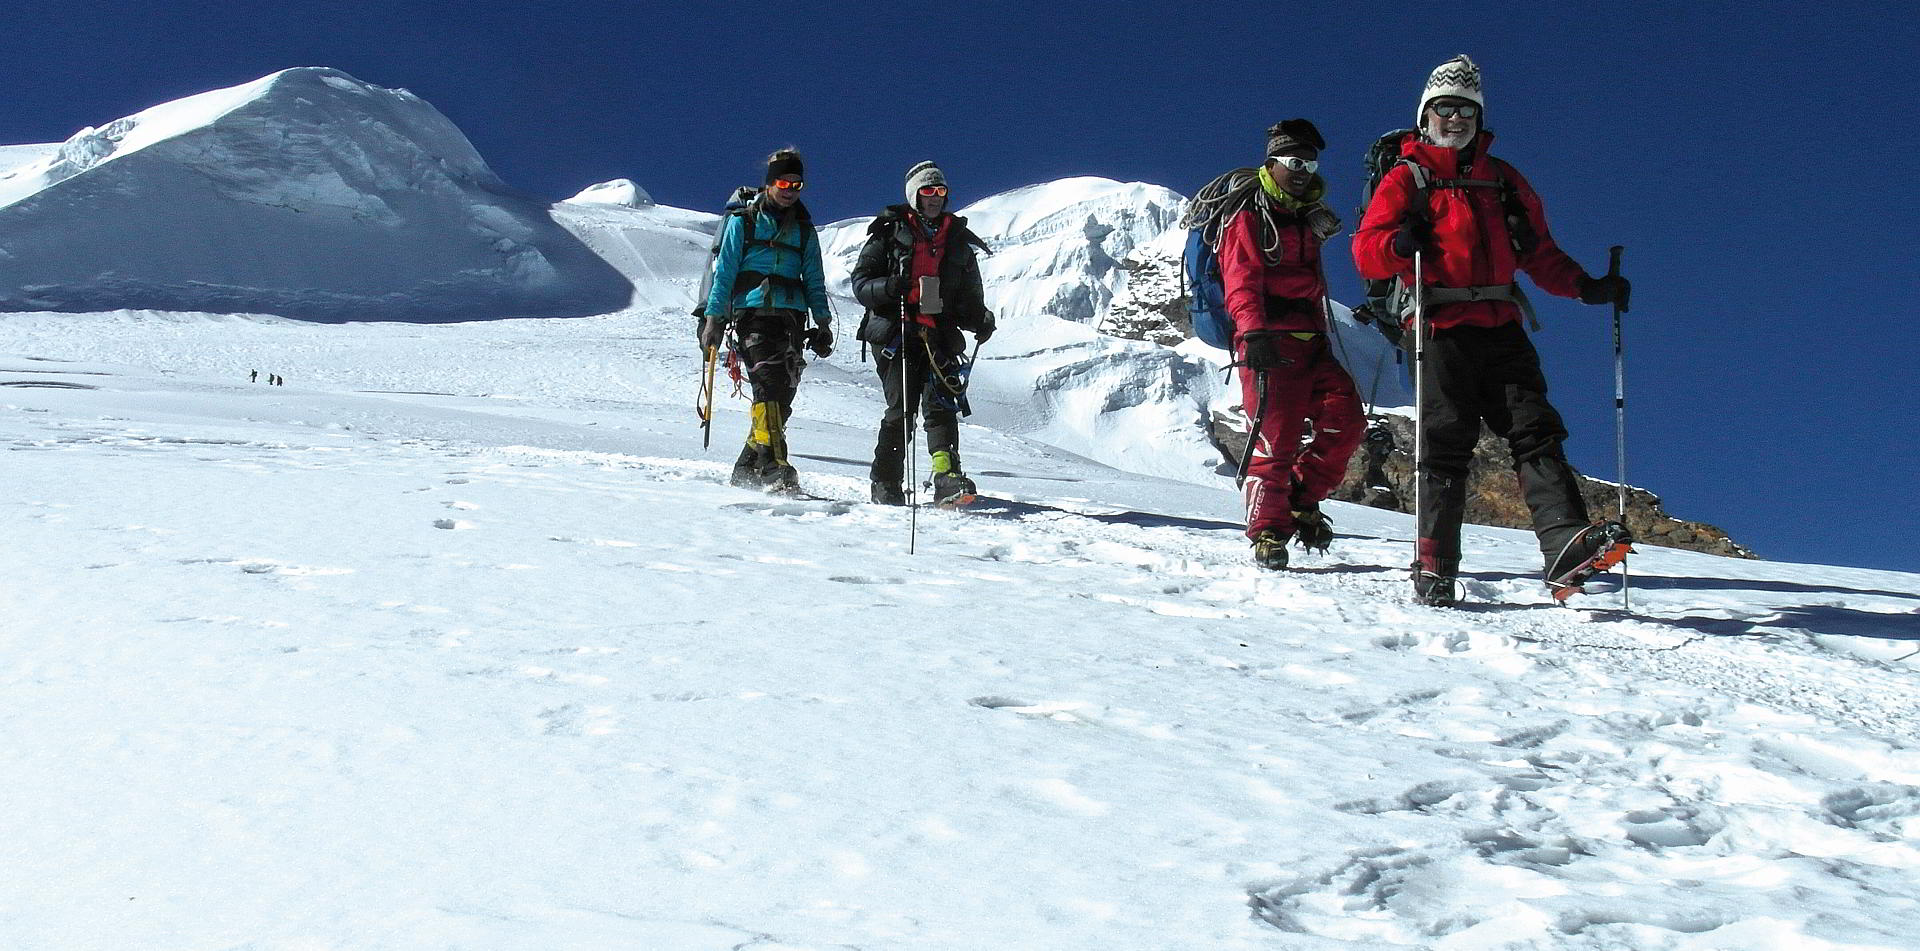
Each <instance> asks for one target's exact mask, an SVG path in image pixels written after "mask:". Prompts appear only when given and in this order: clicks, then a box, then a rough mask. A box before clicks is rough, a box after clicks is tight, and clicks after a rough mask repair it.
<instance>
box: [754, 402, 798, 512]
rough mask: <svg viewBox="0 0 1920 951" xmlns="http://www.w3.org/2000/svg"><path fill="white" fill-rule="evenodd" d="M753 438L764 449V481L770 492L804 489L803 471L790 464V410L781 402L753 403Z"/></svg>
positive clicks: (761, 482) (762, 453) (761, 468)
mask: <svg viewBox="0 0 1920 951" xmlns="http://www.w3.org/2000/svg"><path fill="white" fill-rule="evenodd" d="M752 441H753V442H754V443H755V444H756V445H757V447H758V448H759V450H760V485H761V487H763V488H765V489H766V490H767V491H768V492H777V493H781V494H783V495H791V494H793V493H795V492H798V491H800V474H799V473H798V472H795V471H794V469H793V467H792V466H790V465H788V464H787V411H786V408H785V407H782V406H781V405H780V404H778V403H769V402H760V403H755V404H753V436H752Z"/></svg>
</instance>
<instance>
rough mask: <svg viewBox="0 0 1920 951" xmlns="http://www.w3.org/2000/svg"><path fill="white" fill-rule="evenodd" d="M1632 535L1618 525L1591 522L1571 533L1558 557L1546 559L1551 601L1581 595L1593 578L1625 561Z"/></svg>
mask: <svg viewBox="0 0 1920 951" xmlns="http://www.w3.org/2000/svg"><path fill="white" fill-rule="evenodd" d="M1632 551H1633V535H1632V533H1630V532H1628V531H1627V527H1626V526H1625V525H1622V524H1620V523H1619V522H1595V523H1593V524H1592V525H1588V526H1585V527H1583V528H1580V529H1578V530H1576V531H1575V532H1573V533H1572V535H1571V536H1570V537H1569V538H1568V539H1567V541H1566V543H1565V544H1563V545H1561V546H1560V551H1559V553H1558V554H1556V555H1553V556H1550V557H1549V558H1548V559H1547V575H1546V577H1547V587H1548V588H1551V589H1552V590H1553V599H1554V600H1555V601H1565V600H1567V599H1568V598H1570V597H1573V596H1574V595H1576V594H1585V593H1586V589H1585V588H1584V585H1585V584H1586V583H1587V581H1588V580H1589V579H1591V578H1592V577H1593V576H1594V575H1597V574H1599V573H1601V572H1603V571H1607V570H1609V569H1611V568H1612V567H1613V566H1615V565H1617V564H1619V563H1620V562H1622V561H1624V560H1626V557H1627V555H1628V554H1630V553H1631V552H1632Z"/></svg>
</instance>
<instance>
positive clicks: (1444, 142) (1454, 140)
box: [1427, 131, 1474, 149]
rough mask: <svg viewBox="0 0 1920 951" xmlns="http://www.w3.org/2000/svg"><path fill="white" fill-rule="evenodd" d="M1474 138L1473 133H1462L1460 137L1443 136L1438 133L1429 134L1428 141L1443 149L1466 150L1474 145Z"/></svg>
mask: <svg viewBox="0 0 1920 951" xmlns="http://www.w3.org/2000/svg"><path fill="white" fill-rule="evenodd" d="M1473 137H1474V133H1473V132H1471V131H1468V132H1462V133H1460V134H1459V135H1441V134H1439V133H1437V132H1429V133H1427V141H1429V142H1432V143H1433V144H1434V145H1437V146H1439V147H1441V148H1443V149H1464V148H1466V147H1467V146H1468V145H1470V144H1472V142H1473Z"/></svg>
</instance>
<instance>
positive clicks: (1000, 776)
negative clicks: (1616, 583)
mask: <svg viewBox="0 0 1920 951" xmlns="http://www.w3.org/2000/svg"><path fill="white" fill-rule="evenodd" d="M658 321H660V322H661V326H666V325H667V324H668V323H670V319H669V318H668V317H665V316H661V317H659V318H658ZM675 326H677V325H675ZM0 332H3V333H4V337H3V338H0V340H3V343H0V352H6V351H12V352H13V353H16V354H20V355H21V356H16V357H8V358H4V359H0V446H4V447H5V452H4V454H0V460H4V462H5V465H6V476H5V478H6V481H7V484H8V485H9V487H10V492H9V498H8V500H7V501H6V502H4V503H0V511H4V512H5V513H6V514H5V516H4V517H5V519H6V521H5V524H6V527H7V532H8V537H9V541H10V543H9V544H8V545H7V546H5V548H4V549H0V551H4V552H5V554H4V556H3V557H4V558H5V563H4V565H0V577H5V578H7V579H8V583H7V585H6V587H5V588H4V590H5V592H6V605H5V611H4V614H3V615H0V616H4V617H5V618H6V619H7V625H6V627H5V628H4V629H0V630H4V632H5V634H4V640H0V645H4V649H3V650H0V689H4V690H5V693H6V695H7V697H8V699H9V702H8V704H7V706H6V712H5V713H4V714H3V715H4V716H5V717H6V718H7V721H8V722H7V727H8V733H9V735H10V736H12V737H15V741H14V742H13V743H11V744H10V745H9V746H8V747H7V748H6V749H5V751H4V752H0V771H3V773H4V775H6V776H8V777H9V778H10V781H9V783H8V785H7V787H6V788H7V789H8V795H7V803H6V808H5V809H4V810H0V824H4V829H3V830H0V841H4V842H6V843H8V845H7V851H6V856H5V857H6V861H5V862H4V864H3V865H0V867H3V868H4V869H5V871H4V872H0V896H5V897H0V919H4V920H5V921H6V922H7V928H6V931H7V933H8V934H9V936H10V940H13V941H17V942H20V945H19V946H21V947H29V948H38V947H60V948H74V949H87V948H102V949H105V948H126V947H178V948H270V949H302V951H310V949H317V948H328V949H333V948H340V949H346V948H354V949H359V948H409V949H418V948H449V949H451V948H487V949H491V948H499V949H509V948H515V949H517V948H528V947H541V948H582V949H585V948H607V947H662V948H676V949H680V948H686V949H700V948H715V949H721V948H734V947H747V948H756V949H771V948H846V947H856V948H895V947H898V948H955V949H959V948H979V947H995V946H997V947H1046V948H1064V949H1070V948H1089V949H1092V948H1131V947H1154V948H1160V947H1166V948H1272V947H1289V948H1337V947H1363V948H1384V947H1417V948H1436V949H1447V951H1457V949H1483V948H1484V949H1495V948H1499V949H1509V948H1542V949H1545V948H1553V949H1561V948H1566V949H1601V948H1607V949H1617V948H1635V949H1641V948H1649V949H1733V948H1740V949H1752V948H1759V949H1772V948H1781V949H1785V948H1789V947H1791V948H1796V949H1800V948H1845V949H1884V948H1902V947H1912V946H1913V944H1912V941H1911V938H1910V935H1911V934H1912V933H1913V931H1914V927H1915V925H1916V923H1920V914H1917V913H1916V908H1915V905H1914V902H1913V899H1912V898H1911V897H1909V896H1910V893H1911V891H1912V889H1911V883H1912V881H1913V877H1914V874H1913V869H1914V867H1915V863H1916V860H1917V859H1920V856H1917V855H1916V852H1915V849H1914V847H1913V845H1912V843H1913V833H1914V831H1915V829H1914V823H1915V821H1916V820H1915V818H1914V817H1915V816H1916V815H1920V756H1916V754H1915V752H1914V749H1913V742H1914V735H1915V724H1916V723H1920V719H1917V718H1916V717H1915V710H1914V701H1913V699H1912V698H1913V696H1914V692H1913V690H1912V677H1913V671H1912V667H1911V665H1910V663H1894V662H1892V660H1893V655H1889V656H1888V657H1887V658H1886V659H1884V660H1875V659H1872V658H1871V657H1862V656H1860V654H1859V653H1845V652H1838V653H1837V652H1835V651H1834V650H1832V649H1830V647H1832V646H1842V647H1845V646H1847V644H1848V643H1855V642H1865V641H1867V640H1868V639H1867V638H1863V637H1857V636H1845V635H1844V634H1831V633H1821V632H1831V631H1851V630H1858V631H1860V632H1862V633H1865V631H1866V629H1867V628H1868V627H1869V626H1870V625H1871V624H1872V623H1873V620H1874V619H1875V618H1878V619H1882V620H1881V621H1880V623H1879V626H1877V627H1874V628H1873V630H1875V631H1877V632H1878V638H1879V639H1878V640H1874V641H1872V642H1871V643H1873V644H1875V645H1886V644H1894V645H1895V646H1900V644H1901V643H1902V642H1898V641H1896V640H1894V639H1897V638H1900V637H1903V636H1904V637H1908V638H1911V637H1912V636H1913V634H1912V632H1913V624H1912V615H1913V611H1914V602H1915V600H1916V598H1920V583H1916V582H1915V581H1914V579H1913V577H1912V576H1909V575H1901V574H1897V573H1890V572H1866V571H1856V570H1850V569H1827V568H1820V567H1817V566H1791V565H1769V564H1764V563H1763V564H1753V563H1746V562H1733V561H1728V560H1725V559H1718V558H1712V557H1710V556H1704V555H1694V554H1689V553H1680V552H1664V551H1658V550H1649V551H1648V552H1646V553H1643V555H1642V556H1640V557H1639V558H1636V559H1635V562H1634V564H1635V567H1636V571H1637V572H1639V573H1640V575H1641V576H1640V577H1638V578H1637V579H1636V584H1637V585H1640V586H1641V587H1639V588H1637V589H1636V594H1635V601H1636V604H1637V605H1639V606H1640V607H1639V608H1638V611H1639V612H1640V616H1637V617H1624V616H1621V615H1618V614H1617V613H1616V612H1614V611H1613V610H1612V607H1613V606H1614V605H1615V604H1617V602H1614V601H1613V600H1612V599H1610V598H1604V597H1592V598H1588V599H1585V601H1584V602H1583V603H1584V604H1585V605H1587V607H1586V608H1585V609H1583V610H1567V609H1563V608H1555V607H1551V606H1549V605H1548V603H1547V601H1548V599H1547V597H1546V594H1545V592H1544V589H1542V588H1540V587H1539V585H1538V582H1537V579H1536V578H1535V576H1534V573H1535V572H1537V570H1538V566H1537V554H1536V553H1534V552H1533V551H1532V550H1531V549H1532V546H1531V539H1530V538H1527V537H1525V536H1523V535H1522V534H1520V533H1515V532H1505V531H1498V530H1476V531H1474V532H1473V533H1472V535H1471V536H1470V538H1469V544H1470V550H1469V553H1468V564H1469V567H1470V568H1471V569H1472V571H1473V574H1472V575H1471V576H1470V578H1469V581H1468V586H1469V591H1468V594H1469V596H1470V597H1472V598H1473V599H1474V600H1475V601H1476V602H1477V603H1476V604H1475V605H1473V606H1471V607H1470V608H1468V609H1466V610H1461V611H1451V612H1449V611H1435V610H1429V609H1423V608H1419V607H1416V606H1414V605H1411V604H1410V603H1407V602H1406V601H1405V600H1404V597H1403V592H1402V589H1403V588H1404V585H1405V582H1404V574H1403V572H1402V571H1401V570H1400V568H1399V565H1400V564H1401V563H1402V562H1403V561H1404V560H1405V559H1406V547H1407V543H1406V540H1405V539H1406V535H1405V532H1406V524H1405V519H1404V518H1403V517H1400V516H1395V515H1389V514H1387V513H1381V512H1375V511H1371V510H1365V509H1359V508H1355V507H1351V506H1335V507H1334V508H1333V509H1332V510H1331V511H1332V513H1333V516H1334V518H1335V525H1336V529H1338V531H1339V537H1338V538H1337V539H1336V542H1335V545H1334V548H1333V550H1332V552H1331V553H1330V554H1329V555H1328V556H1327V557H1325V558H1316V557H1312V556H1305V555H1302V556H1299V557H1298V559H1297V561H1298V565H1299V567H1298V570H1297V571H1294V572H1289V573H1286V574H1281V575H1275V574H1268V573H1262V572H1258V571H1256V570H1254V569H1252V568H1251V567H1249V566H1248V565H1247V564H1246V561H1245V541H1244V538H1243V537H1242V536H1241V535H1240V534H1239V526H1238V524H1237V522H1236V517H1237V513H1236V511H1235V510H1236V508H1237V500H1236V499H1235V498H1234V497H1233V495H1232V494H1231V492H1230V490H1223V489H1218V488H1208V487H1203V486H1196V485H1191V484H1181V483H1174V482H1164V481H1158V480H1153V479H1149V478H1145V477H1140V476H1132V475H1128V474H1125V473H1121V472H1118V471H1115V470H1112V469H1107V468H1105V467H1103V466H1100V465H1098V464H1095V463H1091V462H1088V461H1086V460H1084V459H1080V458H1077V457H1074V456H1072V455H1070V454H1068V453H1064V452H1061V451H1059V450H1057V449H1052V448H1049V447H1047V446H1044V445H1041V444H1037V443H1033V442H1029V441H1027V440H1024V439H1021V438H1018V437H1016V436H1012V435H1009V434H1005V433H996V432H993V431H989V430H984V429H981V428H979V427H971V426H970V427H968V428H967V431H966V433H965V434H964V435H963V440H964V442H963V449H964V450H965V452H966V453H967V457H968V458H969V460H970V463H971V464H970V468H971V469H972V470H973V471H974V473H975V474H976V476H977V477H978V478H979V479H980V480H981V482H982V487H983V489H984V490H985V491H986V492H987V493H988V495H989V496H990V498H989V499H988V500H986V501H985V502H983V503H982V504H981V505H980V506H979V507H978V508H977V510H975V511H971V512H967V513H958V514H955V513H942V512H923V513H922V514H921V517H920V521H919V525H920V538H919V553H918V554H916V555H912V556H908V555H907V554H906V553H905V549H906V544H905V543H906V538H905V535H906V529H907V513H905V512H903V511H900V510H895V509H884V508H878V507H874V506H868V505H859V504H852V503H850V502H810V501H794V500H784V499H774V498H768V497H765V496H761V495H757V494H754V493H750V492H746V491H742V490H737V489H733V488H731V487H728V486H726V485H724V484H723V482H722V480H723V478H724V474H725V469H726V466H727V464H728V463H730V461H731V458H732V455H733V448H734V444H735V441H736V440H737V439H738V438H739V434H740V433H741V432H742V431H744V428H745V424H744V420H743V416H742V414H741V413H740V412H739V410H738V407H740V406H742V405H744V404H741V403H737V402H728V403H723V409H724V411H723V413H722V414H721V416H720V418H719V420H718V421H717V422H716V427H715V439H714V441H715V447H714V449H713V450H712V451H710V452H708V453H705V454H702V453H701V452H700V450H699V447H698V443H697V438H698V433H697V431H696V430H695V428H694V426H693V424H692V423H693V421H692V414H691V412H690V411H689V407H688V406H687V405H686V404H688V403H690V402H691V393H692V389H693V387H692V381H693V380H694V379H695V378H696V376H695V370H694V357H693V354H692V353H691V352H690V351H691V348H690V347H682V346H679V345H678V341H679V338H678V337H677V336H666V334H665V333H664V332H662V333H660V334H659V336H657V337H656V336H655V318H652V317H647V316H645V315H626V316H623V317H616V318H607V319H599V318H595V319H590V320H587V321H548V322H535V321H527V322H499V323H489V324H468V325H452V326H446V327H435V328H420V327H411V326H407V327H396V326H391V325H348V326H344V327H325V328H318V327H307V326H303V325H297V324H292V323H288V322H280V321H257V320H239V319H235V320H226V321H219V322H209V321H192V320H174V321H160V320H144V319H135V318H124V319H119V320H115V319H111V318H109V319H105V320H103V321H101V322H94V323H89V324H84V325H76V324H75V322H74V320H73V319H72V318H66V319H65V320H64V322H62V321H58V320H54V319H51V318H46V319H39V318H24V317H21V318H9V319H8V320H7V322H6V323H5V324H4V325H0ZM216 341H220V342H221V345H220V346H215V345H214V344H215V342H216ZM683 350H685V351H688V352H685V353H682V352H681V351H683ZM435 357H437V358H435ZM275 358H277V359H279V360H280V361H281V363H282V364H283V371H284V372H285V373H286V374H287V375H288V376H289V377H290V380H291V381H292V382H291V384H290V385H289V386H286V387H276V388H265V387H263V386H249V385H248V384H246V383H244V382H241V381H242V380H243V379H244V376H243V374H244V369H245V368H246V367H249V366H252V365H253V364H256V363H258V364H261V365H262V367H261V368H262V369H263V372H264V371H265V370H266V369H268V368H269V366H268V361H269V360H272V359H275ZM75 360H77V361H84V362H79V363H69V362H63V361H75ZM143 367H160V368H164V370H165V372H164V373H156V372H154V371H153V370H150V369H142V368H143ZM296 367H297V369H296ZM863 372H864V373H865V374H866V376H863V375H862V374H863ZM987 372H989V371H988V370H987V369H983V371H982V373H983V377H984V374H985V373H987ZM810 373H812V374H813V375H812V377H811V378H810V380H809V382H808V383H807V384H806V386H805V387H804V388H803V391H802V392H803V395H802V399H801V418H800V419H799V420H798V421H797V422H796V424H795V427H794V432H793V437H792V438H793V444H794V450H795V452H796V463H798V464H800V466H801V469H802V472H803V481H804V482H805V483H806V486H807V488H808V489H809V490H810V491H812V492H814V493H817V494H821V495H825V496H830V497H834V498H839V499H856V498H859V497H861V496H863V495H864V490H865V475H864V469H865V460H866V454H867V452H868V451H869V450H868V447H869V446H870V444H871V438H872V437H871V432H870V429H871V425H872V421H873V420H874V419H875V418H877V415H878V413H877V410H876V409H875V407H874V403H873V402H872V399H873V397H872V388H871V384H870V383H869V382H868V381H867V376H870V371H866V370H865V368H862V367H858V366H856V365H853V364H852V363H850V362H848V361H845V360H843V359H842V358H841V357H836V358H835V361H832V362H830V363H828V364H826V365H817V366H816V367H815V368H814V369H813V370H812V371H810ZM370 390H380V391H385V392H367V391H370ZM1597 587H1599V586H1598V585H1596V588H1597ZM1815 634H1820V635H1821V639H1822V640H1824V641H1825V645H1824V646H1823V644H1822V643H1821V642H1818V641H1816V639H1815V637H1814V635H1815ZM1843 642H1845V643H1843ZM1874 649H1875V650H1880V649H1882V648H1880V647H1875V648H1874ZM1862 653H1866V652H1862Z"/></svg>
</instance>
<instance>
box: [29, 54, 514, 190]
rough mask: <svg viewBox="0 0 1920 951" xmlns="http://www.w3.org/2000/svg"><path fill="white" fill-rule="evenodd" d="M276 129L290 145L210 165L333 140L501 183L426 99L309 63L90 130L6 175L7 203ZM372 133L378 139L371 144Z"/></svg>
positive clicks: (307, 153)
mask: <svg viewBox="0 0 1920 951" xmlns="http://www.w3.org/2000/svg"><path fill="white" fill-rule="evenodd" d="M267 130H273V131H274V132H277V133H279V134H280V135H281V136H284V137H285V138H284V140H283V141H280V142H274V143H272V144H276V145H283V146H285V148H284V149H276V150H271V151H270V153H269V154H267V155H258V156H253V155H249V154H248V153H249V152H251V151H254V150H247V149H239V150H234V151H227V152H221V151H215V152H211V153H209V154H208V155H207V156H206V158H207V159H209V160H210V161H204V162H203V163H202V164H203V165H205V166H208V167H213V166H215V165H217V164H225V165H230V166H231V165H235V164H247V160H248V159H256V160H257V159H267V160H269V161H267V162H266V163H264V164H271V165H274V166H276V168H290V169H294V170H298V169H302V168H305V167H310V166H311V165H312V164H314V163H313V162H312V161H311V160H312V159H315V158H320V157H324V154H325V153H326V152H329V151H331V149H329V148H323V146H338V145H340V144H343V143H348V142H358V143H359V144H360V145H361V148H360V149H359V151H361V152H363V153H367V156H366V157H368V158H371V157H372V155H373V154H375V153H381V154H384V156H386V157H392V156H393V155H395V154H399V153H406V152H415V153H418V154H419V155H420V156H421V157H422V158H424V159H425V161H424V162H422V163H421V164H424V165H427V166H430V167H432V168H435V169H437V170H438V171H440V172H442V173H444V174H447V175H452V176H456V177H460V178H465V179H472V180H474V181H477V182H483V183H486V184H489V185H493V186H498V185H499V184H500V182H499V179H498V178H497V177H495V176H494V174H493V172H492V170H491V169H489V168H488V167H487V164H486V162H485V160H483V159H481V157H480V154H479V153H478V152H476V151H475V150H474V148H473V145H472V143H470V142H468V141H467V138H466V136H465V135H464V134H462V133H461V132H460V130H459V129H458V128H456V127H455V126H454V125H453V123H452V122H450V121H448V120H447V118H446V117H445V116H443V115H441V114H440V112H439V111H438V110H436V109H434V108H433V107H432V106H431V105H428V104H427V103H426V102H425V101H424V100H422V99H420V98H419V97H418V96H415V95H413V94H412V93H410V92H408V91H406V90H404V89H384V88H381V87H379V86H374V85H371V84H369V83H364V82H361V81H360V80H358V79H355V78H353V77H352V76H349V75H348V74H346V73H344V72H341V71H340V70H337V69H332V68H329V67H323V66H303V67H297V68H294V69H285V70H281V71H280V72H277V73H273V74H271V75H268V76H265V77H262V78H260V79H257V80H254V81H253V82H249V83H242V84H240V85H238V86H231V87H228V88H225V89H215V90H212V91H209V92H204V93H200V94H198V95H193V96H188V97H186V98H184V99H177V100H174V101H172V102H167V103H162V104H160V105H158V106H154V107H152V108H150V109H145V110H142V111H141V112H137V113H135V114H133V115H131V116H126V117H124V118H121V119H116V120H114V121H112V122H109V123H106V124H105V125H102V126H97V127H96V126H89V127H87V128H84V129H81V130H80V131H79V132H76V133H74V134H73V136H72V137H71V138H69V139H68V140H67V141H66V142H64V143H62V144H61V145H60V147H59V150H58V151H57V152H56V153H55V154H54V155H52V156H49V157H48V158H47V159H45V160H43V161H42V162H40V163H37V164H35V165H30V166H28V167H26V168H22V169H18V170H16V171H15V172H14V173H13V174H12V175H9V176H6V177H5V178H0V205H4V204H10V203H12V202H13V201H17V200H19V199H21V198H24V197H26V196H27V195H31V194H33V193H34V192H37V191H40V190H42V189H45V188H49V187H52V186H54V185H57V184H59V183H61V182H64V181H66V180H68V179H70V178H73V177H74V176H76V175H80V174H82V173H85V172H87V171H89V170H91V169H94V168H97V167H99V166H101V165H103V164H105V163H108V162H110V161H113V160H117V159H123V158H125V157H126V156H128V155H131V154H134V153H136V152H140V151H142V150H144V149H147V148H151V147H154V146H157V145H160V144H162V143H167V142H172V141H175V140H180V139H183V138H192V139H193V140H194V141H195V142H198V141H199V140H200V139H202V138H207V137H211V138H218V139H223V140H229V141H230V142H231V140H234V139H250V138H256V137H258V136H259V133H261V132H263V131H267ZM368 138H371V139H374V140H375V141H373V142H366V141H365V140H366V139H368ZM236 144H237V143H236ZM302 146H306V148H302ZM368 146H372V148H371V149H370V150H369V148H368ZM303 158H304V159H307V160H308V161H302V159H303ZM236 159H238V160H240V161H238V162H236V161H234V160H236ZM288 160H292V161H288ZM255 164H262V163H259V162H257V161H256V162H255ZM363 164H372V162H367V163H363ZM231 183H232V182H231V181H229V184H231Z"/></svg>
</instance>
